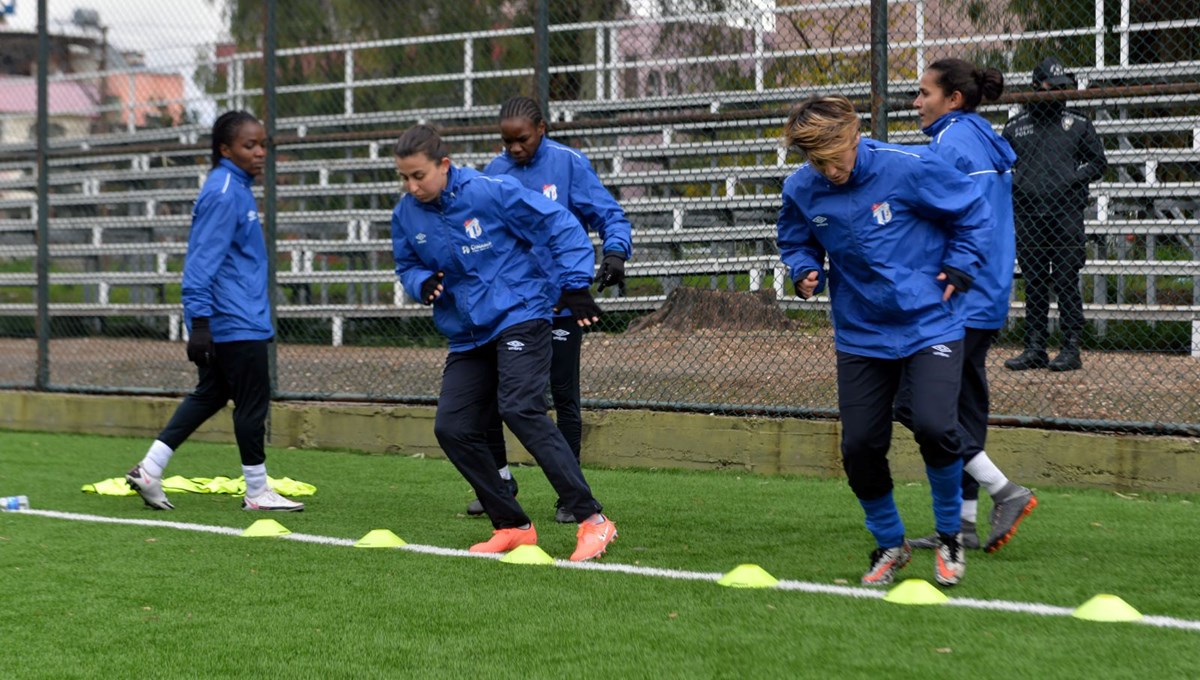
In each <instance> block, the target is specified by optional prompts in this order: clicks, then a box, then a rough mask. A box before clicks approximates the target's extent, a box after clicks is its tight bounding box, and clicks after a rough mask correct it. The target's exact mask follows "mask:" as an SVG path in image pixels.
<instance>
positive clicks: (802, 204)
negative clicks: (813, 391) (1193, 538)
mask: <svg viewBox="0 0 1200 680" xmlns="http://www.w3.org/2000/svg"><path fill="white" fill-rule="evenodd" d="M859 126H860V121H859V118H858V115H857V114H856V113H855V112H854V106H853V104H851V103H850V101H849V100H848V99H846V98H845V97H840V96H829V97H812V98H809V99H806V100H804V101H802V102H800V103H799V104H797V105H796V106H795V107H794V108H793V109H792V112H791V114H790V115H789V117H788V120H787V123H786V125H785V127H784V136H783V141H784V144H785V146H786V147H788V148H794V149H796V150H798V151H800V152H801V153H803V154H804V155H805V156H806V157H807V161H808V162H807V163H805V164H803V165H801V166H800V168H799V169H798V170H796V172H795V173H793V174H792V175H791V176H790V177H788V178H787V180H785V181H784V185H783V206H782V208H781V209H780V212H779V224H778V231H779V250H780V254H781V256H782V259H783V261H784V263H785V264H787V265H788V267H790V268H791V272H792V277H793V280H794V282H795V285H796V292H797V294H799V295H800V296H801V297H805V298H807V297H810V296H812V295H813V294H815V293H818V292H820V291H821V290H822V289H823V288H824V287H825V283H826V281H828V284H829V296H830V300H831V303H832V312H833V327H834V342H835V346H836V349H837V374H838V408H839V411H840V414H841V421H842V464H843V466H844V467H845V470H846V475H847V477H848V478H849V482H850V488H851V489H852V490H853V491H854V494H855V496H857V497H858V500H859V503H860V504H861V505H862V508H863V510H864V511H865V513H866V525H867V529H868V530H870V532H871V533H872V534H873V535H874V537H875V541H876V544H877V546H878V547H877V548H876V549H875V550H874V551H873V552H872V553H871V564H870V568H869V569H868V570H867V572H866V573H865V574H864V575H863V577H862V583H863V584H865V585H883V584H887V583H891V582H892V580H893V579H894V576H895V572H896V570H898V569H900V568H901V567H903V566H904V565H905V564H907V563H908V561H909V559H910V557H911V548H910V547H909V544H908V541H906V540H905V537H904V524H903V522H902V521H901V519H900V514H899V512H898V511H897V510H896V504H895V502H894V501H893V499H892V476H891V471H890V470H889V468H888V461H887V452H888V447H889V445H890V443H891V434H892V411H893V405H894V403H895V399H896V394H897V392H898V391H899V390H900V389H902V388H904V389H907V390H909V391H910V392H911V393H912V394H914V395H915V396H916V398H914V399H913V400H912V401H911V408H912V430H913V434H914V436H915V438H916V441H917V443H918V444H919V445H920V449H921V456H922V457H923V458H924V460H925V469H926V473H927V475H928V477H929V482H930V487H931V490H932V496H933V511H934V518H935V520H936V526H937V532H938V537H939V541H940V545H939V547H938V551H937V556H936V566H935V570H934V576H935V578H936V580H937V581H938V583H941V584H942V585H954V584H956V583H958V582H959V581H960V580H961V579H962V576H963V573H964V571H965V570H966V560H965V558H964V555H963V551H962V544H961V538H960V535H959V531H960V528H961V518H960V516H959V512H960V508H961V505H962V498H961V496H960V488H959V487H960V484H961V480H962V464H963V462H962V456H963V453H964V451H965V448H966V442H965V441H963V439H964V437H962V436H961V434H960V433H961V429H960V428H959V426H958V416H957V413H956V411H957V408H956V406H957V402H958V392H959V380H960V377H961V375H962V347H963V323H962V317H961V314H960V313H959V311H958V310H957V309H956V308H957V307H958V306H960V305H961V304H962V301H961V300H960V299H959V298H960V297H961V296H962V293H963V292H964V291H966V290H967V289H969V288H970V286H971V283H972V280H973V279H974V277H975V276H976V274H977V273H978V271H979V269H980V267H981V265H982V263H983V260H984V253H985V252H987V248H988V242H987V241H988V235H989V234H990V233H991V230H992V224H991V222H992V218H991V211H990V210H989V208H988V205H987V202H986V200H985V199H984V198H983V196H982V194H980V193H979V189H978V188H976V187H975V185H974V183H972V182H971V180H970V179H968V178H967V177H966V176H965V175H963V174H962V173H960V172H958V171H957V170H955V169H954V168H952V167H950V166H949V165H948V164H946V163H945V162H944V161H942V160H941V159H939V158H937V157H936V156H934V155H933V154H931V153H929V152H928V151H924V150H922V149H920V148H918V147H902V146H895V145H890V144H884V143H881V142H876V141H874V140H864V139H862V138H861V136H860V135H859ZM826 255H828V257H829V272H828V274H825V272H824V268H825V258H826Z"/></svg>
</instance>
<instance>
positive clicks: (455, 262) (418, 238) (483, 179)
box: [392, 166, 596, 352]
mask: <svg viewBox="0 0 1200 680" xmlns="http://www.w3.org/2000/svg"><path fill="white" fill-rule="evenodd" d="M537 248H544V249H546V251H547V252H549V253H551V254H552V256H553V264H554V266H555V270H556V271H557V274H555V275H553V276H554V279H551V276H552V274H551V273H550V272H549V270H548V269H547V267H546V263H544V262H543V261H542V260H541V258H539V257H538V256H537V255H536V254H535V249H537ZM392 255H393V257H394V258H395V261H396V276H398V277H399V278H400V283H401V284H403V286H404V289H405V290H407V291H409V293H410V294H413V295H414V296H416V295H419V294H420V290H421V284H423V283H424V282H425V280H426V279H428V278H429V277H430V276H433V275H434V274H436V273H437V272H439V271H440V272H443V273H444V274H445V278H443V279H442V286H443V290H442V294H441V296H440V297H438V299H437V300H434V302H433V320H434V323H435V324H436V325H437V327H438V330H440V331H441V332H442V334H444V335H445V336H446V337H447V338H448V339H449V341H450V351H452V352H460V351H465V350H468V349H471V348H474V347H478V346H480V345H483V344H486V343H488V342H491V341H492V340H494V339H495V338H496V336H497V335H499V334H500V331H502V330H504V329H506V328H509V327H511V326H515V325H516V324H519V323H524V322H526V321H531V320H534V319H544V320H546V322H547V323H549V321H550V315H551V307H552V306H553V305H554V303H555V302H556V301H557V300H558V297H557V292H558V291H563V290H571V289H578V288H586V287H588V286H589V285H591V282H592V270H593V268H594V267H595V261H596V254H595V251H594V249H593V248H592V242H591V240H589V239H588V237H587V232H585V231H584V230H583V229H582V228H580V224H579V221H578V220H576V219H575V218H574V217H573V216H572V215H571V213H569V212H567V210H566V209H565V208H563V207H562V206H560V205H559V204H557V203H555V202H554V201H551V200H550V199H548V198H546V197H545V196H542V195H541V194H539V193H535V192H532V191H529V190H528V189H526V188H525V187H522V186H521V185H520V184H519V183H517V181H516V180H515V179H513V178H512V177H507V176H499V177H489V176H487V175H484V174H481V173H480V172H478V171H477V170H473V169H471V168H460V167H454V166H451V168H450V172H449V175H448V176H447V178H446V188H445V189H444V190H443V191H442V195H441V198H440V199H439V200H437V201H434V202H430V203H422V202H420V201H418V200H417V199H416V198H414V197H413V196H412V195H410V194H406V195H405V196H403V197H402V198H401V199H400V202H399V203H397V204H396V209H395V210H393V211H392Z"/></svg>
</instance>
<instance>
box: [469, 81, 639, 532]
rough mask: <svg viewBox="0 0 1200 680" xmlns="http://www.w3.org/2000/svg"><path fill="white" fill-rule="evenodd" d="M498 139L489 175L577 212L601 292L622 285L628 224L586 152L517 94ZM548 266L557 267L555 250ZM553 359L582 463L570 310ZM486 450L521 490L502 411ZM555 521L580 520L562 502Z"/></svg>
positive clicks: (561, 405) (554, 385)
mask: <svg viewBox="0 0 1200 680" xmlns="http://www.w3.org/2000/svg"><path fill="white" fill-rule="evenodd" d="M500 136H501V139H502V140H503V141H504V152H503V153H501V154H500V155H498V156H496V158H494V159H493V160H492V161H491V162H490V163H488V166H487V167H486V168H484V172H485V173H486V174H488V175H510V176H512V177H515V178H516V179H517V181H519V182H520V183H521V184H522V185H524V186H525V188H527V189H529V190H531V191H536V192H538V193H541V194H542V195H544V196H546V197H547V198H549V199H550V200H552V201H555V202H557V203H558V204H559V205H561V206H563V207H564V208H566V209H567V210H570V211H571V214H573V215H574V216H575V217H576V219H578V220H579V222H580V224H581V225H583V227H584V229H586V230H591V231H595V232H596V233H598V234H599V235H600V239H601V241H602V243H603V254H604V255H603V260H602V261H601V264H600V275H599V280H600V283H599V285H598V286H597V291H603V290H604V289H605V288H606V287H609V286H618V287H620V288H624V285H625V261H626V260H628V259H629V258H630V256H631V255H632V254H633V243H632V241H631V240H630V226H629V220H627V219H625V212H624V211H623V210H621V206H620V205H619V204H618V203H617V201H616V200H615V199H614V198H613V197H612V194H610V193H608V189H605V188H604V185H603V184H601V183H600V178H599V177H597V176H596V171H595V170H593V169H592V164H591V162H590V161H588V159H587V156H584V155H583V153H582V152H580V151H578V150H576V149H572V148H570V147H568V146H564V145H562V144H559V143H558V142H556V141H554V140H552V139H550V138H548V137H546V121H545V119H544V118H543V117H542V109H541V107H540V106H539V105H538V103H537V102H536V101H535V100H533V99H530V98H529V97H512V98H511V99H509V100H508V101H506V102H504V104H503V105H501V107H500ZM542 255H543V258H544V261H546V262H552V261H553V258H551V257H550V256H549V253H543V254H542ZM553 326H554V328H553V331H552V332H551V333H552V342H551V343H550V344H551V345H552V346H553V351H552V358H551V360H550V396H551V398H552V399H553V401H554V412H555V415H556V417H557V421H558V429H559V431H560V432H562V433H563V436H564V437H566V439H567V444H568V445H569V446H570V447H571V453H573V454H575V459H576V460H579V450H580V448H581V445H582V441H583V414H582V412H581V410H580V404H579V402H580V389H579V354H580V348H581V345H582V342H583V329H582V328H580V327H579V326H578V325H576V324H575V322H574V320H573V319H572V317H571V310H569V309H560V310H559V311H558V312H557V314H556V315H555V316H554V319H553ZM488 447H489V448H490V449H491V452H492V457H493V458H494V459H495V461H496V469H497V470H499V471H500V476H501V478H503V479H504V480H505V481H506V483H507V484H508V485H509V488H510V489H511V490H512V491H513V493H514V494H515V493H516V488H517V481H516V480H515V479H513V476H512V473H511V472H510V471H509V469H508V454H507V451H506V450H505V447H504V430H503V428H502V427H501V424H500V417H499V414H496V415H495V416H494V418H493V424H492V426H491V427H490V428H489V429H488ZM556 507H557V510H556V512H555V515H554V517H555V519H556V520H557V521H559V522H563V523H571V522H574V521H575V517H574V516H573V515H572V514H571V513H570V512H569V511H568V510H567V509H566V508H564V507H563V504H562V499H559V501H558V503H557V504H556ZM467 514H468V515H480V514H483V506H482V505H481V504H480V503H479V500H478V499H476V500H473V501H471V503H470V504H469V505H467Z"/></svg>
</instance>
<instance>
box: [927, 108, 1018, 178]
mask: <svg viewBox="0 0 1200 680" xmlns="http://www.w3.org/2000/svg"><path fill="white" fill-rule="evenodd" d="M951 125H966V126H967V127H969V128H971V129H972V130H974V131H975V133H976V136H977V137H978V138H979V139H980V140H981V141H982V142H983V143H982V144H980V145H979V148H980V149H981V150H982V151H983V152H984V153H986V154H987V160H988V163H989V164H990V165H991V166H992V167H993V168H996V169H999V170H1007V169H1009V168H1011V167H1012V166H1013V164H1014V163H1016V162H1017V152H1015V151H1013V149H1012V146H1010V145H1009V143H1008V141H1007V140H1005V139H1004V138H1003V137H1001V136H1000V135H998V134H996V131H995V130H993V129H992V124H991V123H989V122H988V121H987V119H986V118H984V117H983V116H981V115H979V114H977V113H963V112H962V111H951V112H949V113H946V114H944V115H943V116H942V117H941V118H938V119H937V120H935V121H933V125H930V126H929V127H927V128H922V130H921V132H924V133H925V134H927V135H929V136H930V137H932V138H933V139H934V140H939V135H941V134H942V133H943V132H945V131H946V129H947V128H949V127H950V126H951Z"/></svg>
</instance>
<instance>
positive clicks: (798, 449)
mask: <svg viewBox="0 0 1200 680" xmlns="http://www.w3.org/2000/svg"><path fill="white" fill-rule="evenodd" d="M177 403H178V400H175V399H158V398H140V397H103V396H86V395H70V394H44V393H34V392H16V391H13V392H5V391H0V429H9V430H32V431H47V432H78V433H90V434H102V435H111V436H131V437H145V438H147V439H149V438H152V437H154V436H155V435H156V434H158V431H159V430H160V429H161V428H162V426H163V425H164V424H165V423H166V422H167V420H168V419H169V418H170V417H171V413H172V412H173V411H174V409H175V405H176V404H177ZM433 415H434V409H433V408H432V407H423V406H383V405H367V404H340V403H336V404H335V403H296V402H279V403H275V404H274V405H273V406H272V410H271V428H270V441H269V444H270V445H272V446H277V447H288V446H294V447H297V448H309V449H351V450H357V451H368V452H374V453H403V454H416V453H424V454H426V455H428V456H431V457H441V456H442V455H443V454H442V452H441V449H440V448H438V445H437V441H436V440H435V439H434V436H433ZM583 437H584V439H583V452H584V453H583V455H584V463H585V464H590V465H600V466H610V467H639V468H683V469H692V470H715V469H722V468H736V469H739V470H746V471H752V472H756V473H761V474H779V473H786V474H801V475H811V476H818V477H840V476H841V474H842V471H841V463H840V454H839V452H838V423H834V422H824V421H808V420H794V419H773V418H737V417H728V416H709V415H700V414H688V413H658V412H650V411H587V412H585V413H584V432H583ZM195 438H197V439H204V440H207V441H227V442H232V441H233V429H232V424H231V422H230V419H229V412H228V409H227V410H226V411H225V412H223V413H222V414H220V415H219V416H218V417H217V418H214V419H213V420H212V421H211V422H210V423H208V424H207V425H205V427H203V428H201V430H200V431H199V432H197V433H196V435H195ZM893 444H894V449H893V464H892V468H893V472H894V474H895V475H896V477H897V478H898V479H901V480H906V479H908V480H911V479H923V478H924V468H923V466H922V465H921V461H920V457H919V456H918V454H917V451H916V447H915V445H914V444H913V442H912V438H911V437H910V436H909V433H908V431H907V430H905V429H904V428H902V427H900V426H897V427H896V430H895V434H894V437H893ZM988 448H989V452H990V455H991V456H992V457H993V459H994V460H996V461H998V462H999V464H1000V465H1001V467H1002V468H1003V469H1004V471H1005V472H1006V473H1007V474H1008V475H1009V477H1011V478H1012V479H1014V480H1015V481H1017V482H1019V483H1021V484H1026V485H1032V486H1035V487H1036V486H1042V485H1055V486H1074V487H1094V488H1103V489H1113V490H1118V491H1176V492H1191V493H1196V492H1200V439H1187V438H1178V437H1143V436H1136V435H1110V434H1104V435H1096V434H1079V433H1068V432H1049V431H1043V430H1032V429H1005V428H994V429H993V430H992V432H991V434H990V435H989V442H988ZM509 451H510V452H511V454H512V458H513V460H514V461H530V460H531V459H530V458H529V456H528V454H527V453H525V451H524V450H523V449H521V447H520V446H519V445H518V444H517V443H516V442H515V441H514V440H512V439H511V435H510V448H509Z"/></svg>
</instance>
